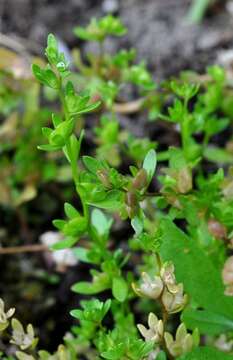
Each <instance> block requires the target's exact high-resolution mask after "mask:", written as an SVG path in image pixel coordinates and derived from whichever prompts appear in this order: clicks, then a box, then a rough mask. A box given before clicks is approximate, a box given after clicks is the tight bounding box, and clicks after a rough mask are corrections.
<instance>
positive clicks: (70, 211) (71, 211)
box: [64, 202, 80, 219]
mask: <svg viewBox="0 0 233 360" xmlns="http://www.w3.org/2000/svg"><path fill="white" fill-rule="evenodd" d="M64 210H65V214H66V216H67V217H68V218H70V219H74V218H76V217H79V216H80V214H79V212H78V210H76V209H75V207H74V206H73V205H71V204H69V203H67V202H66V203H65V204H64Z"/></svg>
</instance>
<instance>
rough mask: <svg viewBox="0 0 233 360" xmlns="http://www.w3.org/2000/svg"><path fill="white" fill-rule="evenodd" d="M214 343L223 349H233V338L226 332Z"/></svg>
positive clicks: (227, 350)
mask: <svg viewBox="0 0 233 360" xmlns="http://www.w3.org/2000/svg"><path fill="white" fill-rule="evenodd" d="M214 345H215V346H216V348H217V349H219V350H221V351H225V352H229V351H232V349H233V340H228V339H227V336H226V334H221V335H220V336H219V337H218V338H217V340H216V341H215V343H214Z"/></svg>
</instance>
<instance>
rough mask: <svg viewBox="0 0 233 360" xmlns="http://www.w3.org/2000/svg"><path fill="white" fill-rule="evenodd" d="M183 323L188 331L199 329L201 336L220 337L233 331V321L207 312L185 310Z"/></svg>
mask: <svg viewBox="0 0 233 360" xmlns="http://www.w3.org/2000/svg"><path fill="white" fill-rule="evenodd" d="M181 318H182V321H183V322H184V323H185V325H186V327H187V328H188V329H192V330H194V329H195V328H198V330H199V331H200V333H201V334H209V335H218V334H222V333H225V332H227V331H233V321H232V320H229V319H228V318H226V317H225V316H222V315H219V314H215V313H213V312H211V311H207V310H193V309H185V310H184V311H183V313H182V317H181Z"/></svg>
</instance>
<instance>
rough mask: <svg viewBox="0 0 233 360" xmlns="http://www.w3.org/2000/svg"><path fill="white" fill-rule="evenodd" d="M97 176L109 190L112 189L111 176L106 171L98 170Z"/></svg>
mask: <svg viewBox="0 0 233 360" xmlns="http://www.w3.org/2000/svg"><path fill="white" fill-rule="evenodd" d="M96 174H97V176H98V178H99V180H100V181H101V183H102V184H103V185H104V187H106V188H107V189H109V188H111V183H110V181H109V175H108V172H107V170H106V169H101V170H97V172H96Z"/></svg>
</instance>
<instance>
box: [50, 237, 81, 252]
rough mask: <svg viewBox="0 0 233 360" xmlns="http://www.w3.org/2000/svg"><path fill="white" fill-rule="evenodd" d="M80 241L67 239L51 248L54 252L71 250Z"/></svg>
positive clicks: (71, 238)
mask: <svg viewBox="0 0 233 360" xmlns="http://www.w3.org/2000/svg"><path fill="white" fill-rule="evenodd" d="M77 241H78V239H77V238H73V237H67V238H66V239H64V240H61V241H58V242H57V243H56V244H54V245H52V246H50V249H52V250H63V249H69V248H71V247H72V246H73V245H74V244H76V243H77Z"/></svg>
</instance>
